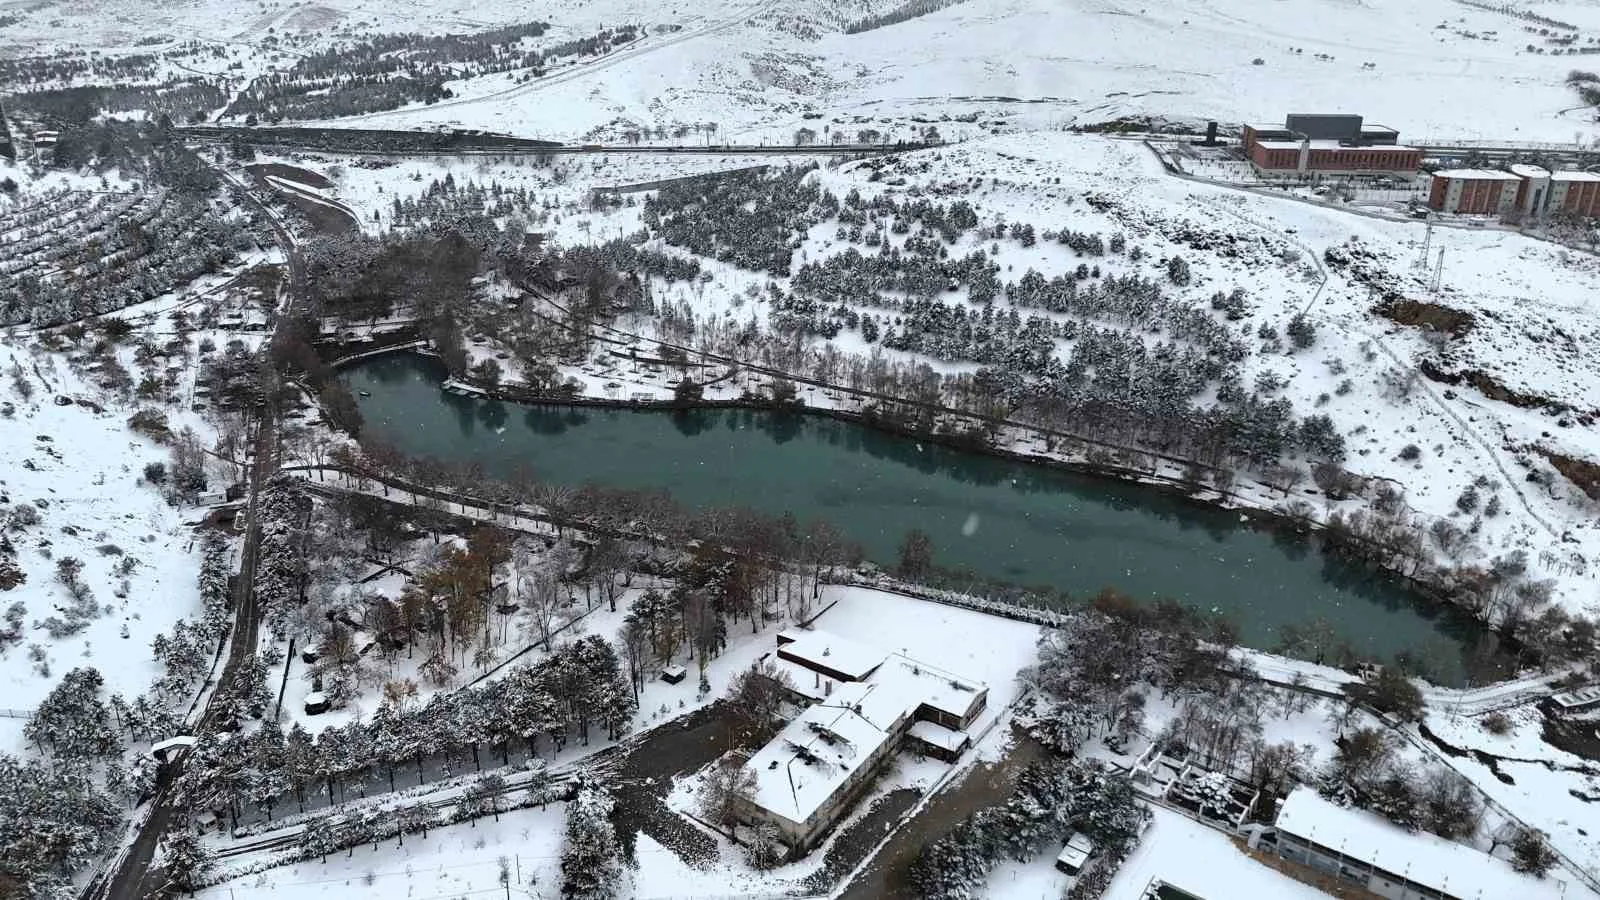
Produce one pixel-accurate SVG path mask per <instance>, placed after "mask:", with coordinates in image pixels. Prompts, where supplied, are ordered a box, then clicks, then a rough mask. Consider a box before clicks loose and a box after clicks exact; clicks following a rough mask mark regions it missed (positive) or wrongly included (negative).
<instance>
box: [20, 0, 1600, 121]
mask: <svg viewBox="0 0 1600 900" xmlns="http://www.w3.org/2000/svg"><path fill="white" fill-rule="evenodd" d="M900 5H901V4H899V3H894V2H890V0H854V2H848V3H846V2H842V0H806V2H802V3H798V4H790V5H785V6H779V5H777V4H773V3H770V2H761V0H744V2H738V0H721V2H717V3H713V4H709V5H705V4H695V5H685V4H660V5H640V4H639V3H638V2H637V0H605V2H599V3H574V2H555V3H551V2H541V3H531V2H527V0H518V2H512V3H506V4H496V5H494V6H492V7H485V6H483V5H481V4H479V5H473V4H464V3H461V2H459V0H411V2H405V3H399V4H393V3H376V2H373V0H319V2H317V3H284V2H278V0H274V2H270V3H261V4H255V5H252V6H251V7H249V8H248V10H247V11H242V10H241V8H240V5H239V4H237V3H234V2H230V0H189V2H184V3H177V4H162V5H160V6H157V7H154V8H149V7H147V6H145V5H142V4H127V3H107V4H102V3H93V4H80V3H45V4H8V5H7V6H6V7H4V8H5V9H6V10H7V11H8V12H12V14H13V15H16V16H17V17H18V20H17V21H16V22H14V23H11V24H8V25H6V26H4V27H0V48H4V47H8V46H9V47H10V48H12V50H13V52H19V51H21V52H35V53H36V52H41V51H45V50H49V49H58V48H59V49H66V48H94V49H103V50H106V51H112V52H121V53H127V52H131V51H133V50H135V49H139V50H145V49H148V48H154V49H158V50H171V49H174V48H176V47H177V46H178V45H179V43H180V42H182V41H186V40H197V41H199V42H200V44H199V46H198V49H190V50H185V51H184V52H182V53H179V54H178V55H177V56H176V57H175V58H173V59H172V60H170V61H164V62H163V64H162V65H163V69H164V70H165V71H169V72H170V74H171V75H173V76H174V77H181V76H185V75H194V74H196V73H207V74H216V75H227V76H231V77H232V79H233V82H234V86H235V87H239V86H242V85H243V83H244V82H245V80H247V79H248V78H250V77H253V76H254V75H256V74H259V73H261V72H264V71H266V70H267V69H268V67H272V66H275V67H277V68H280V69H282V68H285V67H287V66H289V65H291V64H292V63H293V61H294V59H295V58H296V54H298V53H303V52H306V51H308V50H312V49H316V48H320V47H323V46H326V45H327V44H329V43H331V42H334V41H336V40H339V39H341V38H345V37H349V36H354V35H358V34H363V35H364V34H371V33H374V32H385V31H401V30H405V31H420V32H424V33H438V32H454V33H463V32H472V31H480V30H483V29H486V28H490V27H494V26H496V25H502V24H510V23H519V22H527V21H532V20H541V21H545V22H549V23H551V25H552V26H554V27H553V28H552V30H551V31H550V32H548V33H547V34H546V35H545V36H544V37H543V38H542V39H541V42H550V43H553V42H555V41H558V40H563V39H568V38H570V37H572V36H574V35H580V34H587V33H592V32H593V31H594V30H595V29H596V28H598V27H600V26H602V25H616V24H618V23H637V24H640V25H643V26H646V27H647V28H648V29H651V32H650V33H649V34H648V35H647V36H646V37H645V38H644V40H643V41H641V42H640V43H639V44H638V45H636V46H630V47H628V48H626V49H625V50H621V51H617V52H614V53H613V54H612V55H611V58H600V59H597V60H590V61H588V62H587V64H586V65H585V66H583V67H581V71H575V72H565V71H562V70H560V69H557V70H555V71H553V72H552V73H551V74H550V75H548V76H547V77H546V78H544V79H539V80H536V81H534V82H532V83H529V84H526V85H520V86H519V85H516V84H515V83H514V82H513V81H512V80H511V79H510V77H509V76H507V75H504V74H499V75H486V76H482V77H479V78H474V79H469V80H465V81H457V82H454V83H452V84H451V89H452V92H453V94H454V95H455V96H454V97H453V98H452V99H450V100H447V101H444V102H440V103H437V104H434V105H430V106H424V105H420V104H419V105H417V106H414V107H410V108H406V109H401V110H397V111H394V112H390V113H384V114H377V115H372V116H366V117H363V118H362V120H361V121H362V122H363V124H369V125H378V126H386V127H387V126H394V127H407V128H411V127H431V126H434V125H446V126H460V127H468V128H488V129H493V130H499V131H507V132H512V133H518V134H527V135H540V136H546V137H555V138H560V139H573V138H578V137H582V136H584V135H587V134H590V133H592V132H594V131H595V130H596V129H612V128H616V127H617V126H619V125H623V126H626V127H639V126H648V127H656V126H667V127H671V126H675V125H679V124H688V123H695V122H717V123H719V125H720V128H719V134H720V135H721V136H722V137H723V138H725V139H729V140H751V141H759V140H761V139H767V140H769V141H772V140H780V139H784V138H787V137H789V136H790V135H791V134H792V132H793V131H794V129H795V128H796V127H798V126H800V125H802V124H806V123H807V122H808V121H809V120H807V119H804V118H802V116H803V115H805V114H807V113H812V114H816V113H820V114H822V115H823V117H824V118H823V121H824V122H835V123H838V124H840V125H847V126H850V127H851V129H852V131H853V130H854V128H855V127H856V126H858V125H862V124H865V123H873V127H877V128H879V129H880V130H885V131H887V132H889V133H891V134H898V135H899V136H902V137H905V136H910V135H911V134H913V133H914V132H916V131H919V130H920V128H921V127H922V125H921V124H920V123H918V122H917V121H914V120H918V119H921V120H930V121H934V122H937V123H938V124H939V127H940V128H941V131H942V132H943V133H944V134H945V135H946V136H947V137H949V136H960V135H971V134H982V133H988V132H990V131H991V130H995V129H1000V130H1013V129H1017V128H1039V127H1046V128H1048V127H1057V126H1063V125H1070V124H1073V123H1093V122H1100V121H1105V120H1109V119H1113V118H1116V117H1119V116H1124V115H1152V116H1156V117H1165V118H1181V119H1187V120H1190V121H1204V120H1206V119H1218V120H1221V121H1225V122H1243V121H1257V120H1266V121H1278V120H1281V119H1282V117H1283V115H1284V114H1285V113H1287V112H1294V111H1310V110H1315V111H1341V112H1342V111H1349V112H1360V113H1363V114H1365V115H1366V116H1367V117H1368V118H1369V119H1371V120H1374V121H1379V122H1382V123H1384V124H1386V125H1390V126H1392V127H1394V128H1397V129H1399V130H1400V132H1401V135H1402V138H1412V139H1417V138H1434V139H1445V138H1465V137H1493V138H1499V139H1504V140H1536V141H1551V142H1571V141H1572V140H1573V139H1574V138H1575V137H1579V138H1581V139H1585V140H1587V139H1589V138H1592V137H1593V136H1594V135H1595V133H1596V132H1595V127H1594V124H1593V122H1592V121H1591V120H1590V119H1589V118H1588V117H1587V116H1585V115H1584V114H1583V112H1582V111H1581V110H1577V109H1574V107H1575V106H1576V100H1575V98H1574V96H1573V95H1572V93H1571V92H1570V91H1569V90H1568V89H1567V88H1566V87H1564V86H1563V84H1562V80H1563V78H1564V77H1565V75H1566V73H1567V71H1568V70H1570V69H1572V68H1574V67H1578V68H1581V67H1582V59H1581V58H1579V59H1573V58H1570V57H1567V56H1563V55H1560V54H1559V53H1557V52H1549V51H1555V50H1559V49H1560V48H1559V47H1555V46H1553V45H1551V44H1549V43H1548V42H1547V41H1546V40H1545V38H1544V37H1542V36H1540V35H1537V34H1530V33H1528V32H1526V31H1525V30H1524V25H1525V24H1530V23H1526V22H1525V21H1524V20H1521V19H1518V18H1515V17H1513V16H1511V15H1506V14H1503V13H1500V12H1494V11H1489V10H1485V9H1480V8H1476V7H1472V6H1466V5H1463V4H1457V3H1452V2H1449V0H1421V2H1408V3H1401V2H1398V0H1384V2H1378V3H1373V4H1367V5H1351V4H1348V3H1343V2H1339V0H1287V2H1284V3H1279V4H1276V5H1274V6H1272V7H1271V8H1270V9H1264V8H1262V7H1261V6H1260V5H1259V4H1256V3H1252V2H1250V0H1178V2H1174V3H1167V4H1148V3H1135V2H1127V0H1070V2H1066V3H1052V4H1044V3H1038V2H1034V0H967V2H965V3H959V4H956V5H953V6H950V7H947V8H945V9H943V10H940V11H937V12H934V13H931V14H928V15H925V16H921V17H918V18H912V19H910V20H909V21H906V22H903V23H900V24H897V25H892V26H888V27H884V28H878V29H872V30H867V31H862V32H860V33H857V34H844V33H842V29H843V27H844V25H845V24H846V23H848V22H851V21H855V20H858V19H861V18H865V17H868V16H873V15H881V14H883V13H885V12H888V11H891V10H893V9H895V8H897V7H899V6H900ZM1513 5H1514V6H1515V7H1518V8H1525V9H1531V10H1532V11H1534V12H1537V13H1538V14H1541V15H1544V16H1549V17H1552V18H1555V19H1559V20H1563V21H1567V22H1571V23H1573V24H1574V25H1576V26H1578V28H1579V29H1580V31H1579V33H1578V40H1577V44H1578V45H1579V46H1583V45H1585V44H1587V43H1588V41H1589V38H1590V36H1591V35H1592V34H1593V33H1594V30H1595V29H1596V28H1600V15H1597V14H1596V13H1595V12H1594V9H1593V7H1591V6H1587V5H1585V4H1583V3H1580V2H1575V0H1565V2H1556V3H1537V4H1529V3H1518V4H1513ZM13 11H15V12H13ZM1535 27H1537V26H1535ZM1557 34H1558V35H1559V34H1560V33H1559V32H1558V33H1557ZM1063 35H1070V38H1067V39H1063V37H1062V36H1063ZM141 39H143V40H147V41H149V43H148V44H146V45H145V46H143V47H135V42H137V41H139V40H141ZM1530 47H1534V48H1536V49H1537V50H1542V51H1546V52H1530V50H1529V48H1530ZM217 54H221V56H220V57H218V55H217ZM232 66H238V68H231V67H232ZM1401 85H1403V86H1404V88H1403V89H1399V90H1397V89H1396V87H1397V86H1401ZM1462 110H1470V111H1471V112H1470V114H1463V113H1462V112H1461V111H1462ZM946 117H949V118H948V120H947V119H946ZM958 119H964V120H967V121H956V120H958Z"/></svg>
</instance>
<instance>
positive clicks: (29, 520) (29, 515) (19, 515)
mask: <svg viewBox="0 0 1600 900" xmlns="http://www.w3.org/2000/svg"><path fill="white" fill-rule="evenodd" d="M8 524H9V526H10V528H11V530H13V531H21V530H22V529H24V528H28V527H31V526H33V525H37V524H39V511H38V510H37V509H35V508H34V507H33V506H32V505H31V504H28V503H18V504H17V505H16V506H15V507H13V508H12V510H11V516H10V518H9V522H8Z"/></svg>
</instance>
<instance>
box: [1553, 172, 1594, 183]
mask: <svg viewBox="0 0 1600 900" xmlns="http://www.w3.org/2000/svg"><path fill="white" fill-rule="evenodd" d="M1550 180H1551V181H1600V174H1595V173H1594V172H1553V173H1551V175H1550Z"/></svg>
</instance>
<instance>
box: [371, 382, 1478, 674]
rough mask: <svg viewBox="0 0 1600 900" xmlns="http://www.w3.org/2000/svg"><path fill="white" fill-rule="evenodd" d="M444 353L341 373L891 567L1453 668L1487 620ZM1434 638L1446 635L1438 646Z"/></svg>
mask: <svg viewBox="0 0 1600 900" xmlns="http://www.w3.org/2000/svg"><path fill="white" fill-rule="evenodd" d="M441 376H442V372H441V370H440V368H439V366H438V364H437V363H436V362H435V361H432V360H429V359H426V358H423V357H417V356H410V355H392V356H386V357H379V358H375V359H371V360H366V361H363V362H361V363H358V364H357V365H355V366H353V367H352V368H350V369H349V370H347V371H346V372H345V373H344V375H343V377H344V378H345V379H346V380H347V381H348V382H349V385H350V387H351V389H352V390H353V391H357V392H359V391H366V392H369V393H370V396H367V397H359V399H358V402H359V404H360V406H361V411H362V414H363V416H364V418H365V420H366V423H367V425H366V427H367V428H368V430H369V431H370V432H372V433H373V434H375V435H377V436H380V437H382V438H384V439H385V440H387V441H389V442H391V443H393V444H394V445H396V446H397V447H399V448H400V449H401V450H403V451H405V452H407V453H409V454H412V455H415V456H432V457H436V458H439V459H442V460H453V461H474V462H477V463H479V464H481V465H482V466H483V468H484V470H485V471H486V472H488V473H490V474H493V475H499V476H508V475H510V474H511V473H512V472H513V471H515V470H518V469H521V470H524V471H526V472H527V473H528V474H530V475H531V476H532V477H534V478H537V479H541V480H546V481H553V482H559V483H565V484H571V485H578V484H582V483H584V482H595V483H599V484H606V485H611V486H617V487H631V488H663V489H666V490H668V491H669V492H670V493H671V494H672V496H673V497H675V498H676V499H677V500H678V501H680V502H682V503H685V504H689V505H742V506H748V507H751V508H754V509H757V510H761V511H764V512H768V513H774V514H778V513H784V512H788V513H792V514H793V515H794V516H795V517H796V518H797V519H800V520H807V519H812V518H826V519H828V520H830V521H832V522H834V523H835V524H836V525H838V526H839V528H840V530H841V531H843V532H844V533H845V534H846V535H847V536H848V537H849V538H850V539H852V540H854V541H857V542H859V543H860V544H861V545H862V546H863V548H865V550H866V552H867V555H868V556H869V557H870V558H872V559H874V560H876V561H879V562H889V561H892V560H893V559H894V557H895V551H896V548H897V546H898V544H899V541H900V540H901V538H902V537H903V536H904V535H905V533H906V532H907V531H908V530H910V529H912V528H921V529H922V530H924V531H926V532H928V534H929V535H931V536H932V538H933V544H934V552H935V559H936V560H937V562H938V563H939V564H940V565H941V566H943V567H946V568H951V569H964V570H968V571H971V572H973V573H974V574H975V575H977V576H980V577H983V578H988V579H993V580H1003V581H1009V582H1014V583H1018V584H1024V585H1037V586H1048V587H1051V588H1053V589H1055V590H1059V591H1065V592H1068V593H1070V594H1072V595H1074V596H1079V597H1082V596H1087V595H1090V594H1093V593H1094V592H1096V591H1098V590H1099V589H1101V588H1103V587H1116V588H1118V589H1119V590H1122V591H1124V592H1126V593H1128V594H1131V595H1133V596H1135V597H1144V598H1155V597H1171V598H1174V599H1176V600H1178V601H1180V602H1182V603H1184V604H1186V605H1189V606H1191V607H1195V608H1198V609H1201V610H1205V611H1209V612H1215V613H1217V614H1220V615H1224V616H1227V617H1229V618H1231V619H1233V620H1234V621H1235V623H1236V624H1237V625H1238V626H1239V630H1240V637H1241V640H1243V641H1244V642H1245V643H1247V644H1250V645H1252V646H1257V647H1266V648H1271V647H1272V646H1274V645H1275V643H1276V641H1277V631H1278V629H1280V628H1282V627H1283V626H1286V625H1300V624H1304V623H1307V622H1310V621H1312V620H1325V621H1326V622H1327V623H1329V626H1330V627H1331V628H1332V629H1333V630H1334V631H1335V632H1336V633H1337V634H1338V636H1339V637H1341V638H1343V639H1344V640H1346V641H1348V642H1349V643H1350V644H1351V645H1352V646H1353V647H1354V648H1355V649H1356V650H1357V651H1358V652H1361V653H1363V654H1369V655H1372V656H1377V657H1380V658H1384V659H1389V658H1392V657H1394V656H1395V655H1396V654H1397V653H1401V652H1406V653H1408V654H1409V655H1411V656H1413V657H1414V658H1418V659H1422V658H1427V659H1428V660H1429V661H1430V663H1431V664H1432V665H1435V666H1437V667H1438V670H1437V672H1436V677H1437V678H1438V679H1439V680H1445V681H1448V680H1459V679H1460V678H1462V677H1463V671H1464V670H1463V659H1464V658H1471V659H1477V658H1478V657H1480V656H1481V655H1482V651H1481V650H1480V649H1479V648H1477V647H1476V645H1477V644H1478V639H1479V637H1480V635H1482V634H1483V630H1482V629H1481V628H1479V627H1477V626H1476V625H1474V624H1473V623H1470V622H1467V621H1464V620H1463V619H1462V618H1461V617H1459V616H1455V615H1448V614H1445V613H1444V612H1443V611H1441V610H1440V609H1438V608H1436V607H1432V606H1424V605H1420V604H1419V603H1418V602H1417V601H1416V600H1415V598H1414V597H1413V596H1412V595H1411V594H1410V592H1408V591H1406V590H1404V589H1403V588H1402V587H1401V586H1400V585H1398V584H1396V583H1395V582H1394V581H1393V580H1391V579H1388V578H1385V577H1380V576H1377V575H1374V574H1373V573H1372V572H1370V571H1368V570H1366V569H1364V568H1361V567H1355V566H1350V565H1346V564H1344V563H1342V562H1340V561H1338V560H1335V559H1333V558H1330V557H1326V556H1324V555H1323V554H1321V553H1320V552H1317V551H1316V550H1315V548H1313V547H1311V546H1310V545H1309V544H1308V543H1307V542H1306V541H1305V540H1304V539H1302V538H1301V537H1299V536H1298V535H1295V534H1293V533H1292V532H1288V531H1286V530H1265V531H1257V530H1253V529H1250V528H1246V527H1243V526H1242V525H1241V524H1240V522H1239V516H1238V514H1237V513H1233V512H1228V511H1226V510H1218V509H1213V508H1210V507H1206V506H1202V505H1199V504H1195V503H1192V502H1190V501H1187V500H1185V499H1183V498H1181V497H1175V496H1171V495H1169V494H1166V493H1164V492H1161V491H1157V490H1153V489H1151V488H1148V487H1143V486H1140V485H1136V484H1131V483H1127V482H1121V481H1115V480H1110V479H1100V478H1092V477H1088V476H1083V475H1078V474H1074V473H1071V472H1065V471H1061V470H1057V469H1052V468H1048V467H1044V466H1037V465H1031V464H1027V463H1021V462H1016V461H1012V460H1006V459H1001V458H998V457H993V456H986V455H983V454H975V453H969V452H965V451H960V450H955V449H951V448H946V447H942V446H939V445H936V444H931V443H924V442H919V441H916V440H912V439H907V438H902V437H898V436H895V435H891V434H886V433H884V432H880V431H875V430H872V429H869V428H864V427H861V426H858V425H854V424H851V423H848V422H841V421H837V420H834V419H830V418H826V417H821V416H809V415H803V414H795V413H768V412H763V411H754V410H744V409H738V410H689V411H671V412H669V411H642V410H625V409H602V408H582V409H579V408H567V407H556V406H541V407H527V408H524V409H522V410H520V415H513V414H512V413H513V412H514V410H513V409H512V408H511V405H509V404H506V403H502V402H500V401H494V400H485V399H483V398H478V397H468V396H460V395H455V394H449V393H446V392H444V391H442V390H440V389H439V383H440V379H441ZM1441 648H1444V649H1441Z"/></svg>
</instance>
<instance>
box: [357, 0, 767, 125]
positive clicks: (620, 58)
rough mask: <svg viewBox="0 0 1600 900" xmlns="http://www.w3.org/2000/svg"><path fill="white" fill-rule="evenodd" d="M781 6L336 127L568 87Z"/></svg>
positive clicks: (753, 8)
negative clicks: (514, 82)
mask: <svg viewBox="0 0 1600 900" xmlns="http://www.w3.org/2000/svg"><path fill="white" fill-rule="evenodd" d="M778 3H779V0H758V2H756V3H754V4H751V5H749V6H746V7H742V8H741V9H740V10H739V11H738V12H736V13H734V14H733V15H731V16H729V17H727V18H724V19H719V20H717V21H715V22H712V23H711V24H709V25H705V26H703V27H700V28H697V29H695V30H693V31H685V32H682V33H680V34H676V35H673V36H672V37H670V38H667V39H666V40H663V41H659V42H656V43H643V44H640V45H636V46H634V47H631V48H629V49H627V50H619V51H617V52H615V53H608V54H606V55H605V56H602V57H599V58H597V59H595V60H594V61H593V62H588V63H582V64H579V65H574V66H569V67H567V68H565V69H562V70H561V71H560V72H557V73H555V74H553V75H547V76H545V77H543V78H536V79H534V80H533V81H530V82H527V83H525V84H519V85H514V86H512V87H509V88H505V89H503V90H498V91H493V92H491V93H488V94H478V95H475V96H471V97H457V98H453V99H450V100H442V101H440V102H438V103H434V104H432V105H427V106H411V107H406V108H403V109H394V110H388V111H386V112H378V113H367V114H365V115H360V116H351V117H349V118H344V119H337V120H334V121H333V124H335V125H337V124H348V123H350V122H370V121H373V120H375V119H385V118H389V119H398V118H404V117H407V116H411V115H415V114H417V113H434V112H437V111H439V110H441V109H452V108H454V107H458V106H469V105H471V104H474V103H486V102H489V101H504V100H510V99H512V98H515V97H523V96H526V95H528V94H535V93H538V92H539V91H543V90H545V89H547V88H552V87H556V86H558V85H562V84H566V83H567V82H569V81H577V80H579V79H582V78H587V77H588V76H590V75H593V74H594V73H596V72H603V71H605V70H606V69H609V68H611V67H612V66H616V65H620V64H622V63H625V62H628V61H629V60H634V59H638V58H639V57H641V56H645V55H647V54H650V53H654V52H656V51H657V50H665V49H667V48H668V47H675V46H677V45H679V44H683V43H687V42H689V41H692V40H696V39H698V38H703V37H708V36H710V35H713V34H718V33H721V32H723V31H727V30H729V29H731V28H735V27H737V26H739V25H741V24H743V23H744V22H746V21H747V20H749V19H751V18H753V17H755V16H760V15H764V14H766V13H768V12H771V11H772V10H773V9H775V8H777V6H778Z"/></svg>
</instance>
